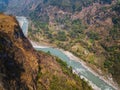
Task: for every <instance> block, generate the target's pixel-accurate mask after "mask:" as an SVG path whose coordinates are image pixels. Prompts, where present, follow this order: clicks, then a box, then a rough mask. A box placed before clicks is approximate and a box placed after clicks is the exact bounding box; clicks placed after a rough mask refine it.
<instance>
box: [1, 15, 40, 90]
mask: <svg viewBox="0 0 120 90" xmlns="http://www.w3.org/2000/svg"><path fill="white" fill-rule="evenodd" d="M37 61H38V58H37V54H36V52H35V51H34V49H33V47H32V45H31V44H30V43H29V41H28V39H27V38H26V37H25V36H24V35H23V33H22V30H21V28H20V26H19V24H18V22H17V21H16V19H15V18H14V17H12V16H7V15H3V14H0V80H1V81H0V82H1V85H0V86H2V87H3V88H5V89H7V90H36V77H37V72H38V63H37Z"/></svg>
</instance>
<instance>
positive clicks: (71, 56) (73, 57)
mask: <svg viewBox="0 0 120 90" xmlns="http://www.w3.org/2000/svg"><path fill="white" fill-rule="evenodd" d="M59 50H60V51H61V52H63V53H64V54H65V55H66V56H67V57H69V58H70V59H71V60H75V61H77V62H79V63H81V64H82V66H84V67H85V68H86V69H87V70H89V71H90V72H91V73H93V74H94V75H95V76H97V77H99V78H100V79H101V80H103V81H104V82H106V83H107V84H108V85H110V86H112V87H113V88H114V89H116V90H120V88H119V87H118V85H117V84H116V83H115V82H114V81H113V80H109V79H106V78H105V77H104V76H101V75H99V74H98V73H96V72H95V71H94V70H92V69H91V68H90V67H88V66H87V64H86V63H85V62H84V61H83V60H81V59H80V58H78V57H76V56H74V55H73V54H72V53H71V52H69V51H64V50H63V49H59Z"/></svg>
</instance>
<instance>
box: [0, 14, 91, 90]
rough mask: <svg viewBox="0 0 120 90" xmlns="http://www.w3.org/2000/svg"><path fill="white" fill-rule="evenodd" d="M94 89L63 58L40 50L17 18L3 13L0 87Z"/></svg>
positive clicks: (16, 89)
mask: <svg viewBox="0 0 120 90" xmlns="http://www.w3.org/2000/svg"><path fill="white" fill-rule="evenodd" d="M70 89H71V90H74V89H75V90H92V88H91V87H90V86H89V85H88V83H87V82H85V81H84V80H83V79H80V78H79V77H78V76H76V75H75V74H73V73H72V69H71V68H70V69H69V68H68V67H67V64H66V63H64V62H62V61H61V60H60V59H58V58H56V57H54V56H51V55H50V54H46V53H43V52H37V51H35V50H34V49H33V47H32V45H31V44H30V42H29V41H28V39H27V38H26V37H25V36H24V35H23V32H22V30H21V28H20V26H19V24H18V22H17V21H16V19H15V17H13V16H8V15H4V14H0V90H70Z"/></svg>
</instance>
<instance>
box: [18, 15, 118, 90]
mask: <svg viewBox="0 0 120 90" xmlns="http://www.w3.org/2000/svg"><path fill="white" fill-rule="evenodd" d="M17 18H18V17H17ZM23 18H25V17H22V19H20V17H19V19H17V20H18V21H19V23H22V24H21V28H22V29H23V33H24V34H25V35H27V33H26V32H27V29H28V20H26V18H25V19H23ZM26 22H27V23H26ZM22 25H24V26H22ZM35 49H36V50H42V51H44V52H48V51H50V53H51V54H52V55H54V56H57V57H59V58H60V59H62V60H63V61H64V62H66V63H67V64H68V66H71V67H72V68H73V72H75V73H76V74H78V75H79V76H80V77H81V78H84V79H85V80H87V81H88V82H89V83H90V85H91V86H92V87H93V88H94V89H95V90H117V89H115V88H114V86H112V85H110V84H109V82H105V81H104V80H103V79H101V78H100V77H99V76H96V74H95V73H93V72H92V71H90V70H89V69H88V68H86V67H85V66H84V65H83V64H82V63H81V62H80V61H78V60H74V59H71V58H70V57H69V56H67V55H66V54H65V53H63V52H62V51H61V50H60V49H57V48H52V47H45V48H42V47H35Z"/></svg>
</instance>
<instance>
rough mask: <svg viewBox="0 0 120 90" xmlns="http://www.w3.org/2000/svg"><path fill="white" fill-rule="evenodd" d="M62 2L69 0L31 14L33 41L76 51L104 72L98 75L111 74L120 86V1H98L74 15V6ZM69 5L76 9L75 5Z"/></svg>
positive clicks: (30, 34) (46, 3)
mask: <svg viewBox="0 0 120 90" xmlns="http://www.w3.org/2000/svg"><path fill="white" fill-rule="evenodd" d="M76 1H77V0H76ZM62 2H65V0H63V1H61V2H59V3H57V2H55V1H50V0H48V1H46V2H45V6H46V7H44V8H43V6H41V4H40V5H38V6H37V7H36V8H35V10H34V11H33V12H31V13H30V17H31V19H32V21H33V23H32V24H31V26H32V27H30V29H29V38H30V39H33V40H35V41H37V42H40V43H41V42H42V43H45V44H46V43H47V44H52V45H54V46H57V47H61V48H64V49H66V50H69V51H71V52H73V53H74V54H75V55H77V56H78V57H80V58H82V59H83V60H84V61H86V62H87V63H88V65H89V66H91V67H92V68H93V69H94V70H96V71H97V69H98V68H99V69H101V70H102V73H101V71H98V73H100V74H101V75H110V74H111V75H112V76H113V77H114V80H116V81H117V82H118V83H119V84H120V81H119V79H117V78H119V68H118V67H117V66H119V65H117V64H119V62H120V61H119V60H120V58H119V55H120V49H119V47H120V42H119V41H120V35H119V34H120V27H119V24H120V23H119V20H120V19H119V18H120V16H119V14H120V13H119V12H120V11H119V7H120V4H119V1H118V2H117V1H116V0H113V2H112V3H111V1H110V2H109V1H106V0H105V1H103V2H102V1H101V2H100V1H99V2H98V1H96V2H95V3H92V4H87V5H88V6H82V7H83V8H82V9H81V10H75V11H74V12H73V10H72V9H71V8H70V7H69V8H70V9H69V10H68V8H67V7H65V6H63V3H62ZM80 2H81V1H80ZM84 2H85V1H84ZM51 3H54V4H51ZM77 3H78V2H77ZM58 4H60V5H58ZM69 4H70V5H71V6H72V4H73V3H70V2H69ZM47 5H51V6H47ZM82 5H83V4H82ZM75 6H76V5H75ZM79 6H80V5H79ZM40 37H43V38H40ZM116 60H117V61H116ZM111 75H110V76H111Z"/></svg>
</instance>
